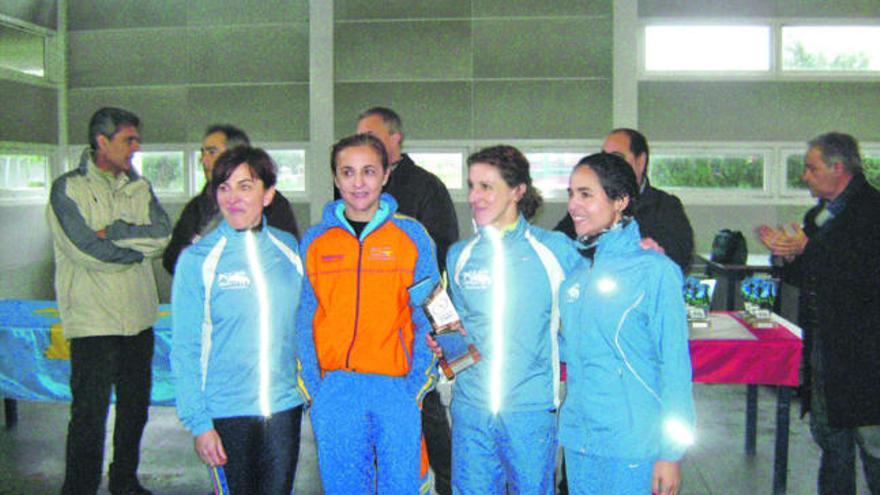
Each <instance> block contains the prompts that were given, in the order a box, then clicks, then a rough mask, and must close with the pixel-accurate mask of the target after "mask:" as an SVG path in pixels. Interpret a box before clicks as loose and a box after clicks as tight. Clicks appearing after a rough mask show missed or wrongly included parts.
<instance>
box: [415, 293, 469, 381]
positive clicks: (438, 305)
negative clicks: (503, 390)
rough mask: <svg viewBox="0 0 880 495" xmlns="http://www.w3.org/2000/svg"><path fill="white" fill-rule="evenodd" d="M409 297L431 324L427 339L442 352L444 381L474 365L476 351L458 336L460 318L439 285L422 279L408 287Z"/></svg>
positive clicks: (459, 334) (460, 326) (460, 329)
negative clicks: (434, 342)
mask: <svg viewBox="0 0 880 495" xmlns="http://www.w3.org/2000/svg"><path fill="white" fill-rule="evenodd" d="M409 293H410V298H411V299H412V300H413V302H415V303H416V304H418V305H420V306H421V307H422V308H423V309H424V310H425V315H426V316H427V317H428V320H429V321H430V322H431V327H432V331H431V337H433V338H434V340H435V341H436V342H437V344H438V345H439V346H440V348H441V349H443V357H441V358H440V370H441V371H443V374H444V375H445V376H446V378H447V379H450V380H451V379H453V378H454V377H455V376H456V375H457V374H459V373H461V372H462V371H464V370H466V369H468V368H470V367H471V366H473V365H475V364H477V362H478V361H479V360H480V351H478V350H477V347H476V346H475V345H473V344H471V343H469V342H468V341H467V340H466V338H465V336H464V335H463V334H462V333H461V331H462V330H463V328H464V327H462V325H461V318H460V317H459V316H458V312H457V311H456V310H455V306H454V305H453V304H452V300H451V299H449V295H448V294H447V293H446V291H445V290H444V289H443V285H442V283H438V284H436V285H434V286H433V287H432V286H431V280H430V279H424V280H422V281H420V282H418V283H416V284H415V285H413V286H412V287H410V288H409Z"/></svg>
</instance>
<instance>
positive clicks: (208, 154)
mask: <svg viewBox="0 0 880 495" xmlns="http://www.w3.org/2000/svg"><path fill="white" fill-rule="evenodd" d="M250 144H251V142H250V139H248V136H247V134H245V133H244V131H243V130H241V129H239V128H237V127H235V126H232V125H229V124H217V125H211V126H209V127H208V128H207V129H206V130H205V137H204V138H203V139H202V149H201V152H202V155H201V161H202V170H203V171H204V172H205V187H204V188H202V192H200V193H199V194H198V195H197V196H195V197H194V198H192V199H191V200H190V201H189V203H187V204H186V206H184V207H183V211H182V212H181V213H180V219H179V220H177V224H176V225H174V233H173V234H172V236H171V242H170V243H169V244H168V247H167V248H166V249H165V253H163V254H162V266H164V267H165V269H166V270H168V273H171V274H174V265H175V264H177V258H178V256H180V253H181V251H183V250H184V248H186V247H187V246H189V245H190V244H192V243H194V242H196V241H197V240H199V239H201V238H202V237H203V236H204V235H205V234H207V233H208V232H210V231H211V230H213V229H214V227H216V226H217V223H218V222H219V221H220V210H219V209H218V208H217V204H216V203H215V202H214V196H213V195H212V194H211V191H210V190H209V185H210V183H211V171H212V170H213V169H214V162H215V161H217V157H219V156H220V155H221V154H222V153H223V152H224V151H226V150H227V149H232V148H235V147H236V146H242V145H247V146H250ZM264 213H265V215H266V222H267V223H268V224H269V225H271V226H273V227H276V228H279V229H281V230H285V231H287V232H290V233H291V234H293V236H294V237H297V238H299V230H298V229H297V226H296V217H294V216H293V209H292V208H291V206H290V202H288V201H287V198H285V197H284V195H282V194H281V191H275V197H274V198H273V199H272V202H271V203H269V206H267V207H266V209H265V210H264Z"/></svg>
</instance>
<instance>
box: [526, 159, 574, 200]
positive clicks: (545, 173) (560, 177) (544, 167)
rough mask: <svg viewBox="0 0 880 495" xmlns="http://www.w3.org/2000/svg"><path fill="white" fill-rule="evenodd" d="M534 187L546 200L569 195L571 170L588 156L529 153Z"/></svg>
mask: <svg viewBox="0 0 880 495" xmlns="http://www.w3.org/2000/svg"><path fill="white" fill-rule="evenodd" d="M525 155H526V158H528V160H529V165H530V169H531V170H530V172H531V176H532V183H533V185H534V186H535V187H536V188H537V189H538V190H539V191H541V195H542V196H544V197H545V198H553V197H557V198H558V197H565V196H567V195H568V177H569V176H570V175H571V169H572V168H573V167H574V166H575V165H576V164H577V162H578V161H580V159H581V158H583V157H584V155H586V153H584V152H582V151H577V152H576V151H563V152H552V151H548V152H544V151H541V152H528V153H526V154H525Z"/></svg>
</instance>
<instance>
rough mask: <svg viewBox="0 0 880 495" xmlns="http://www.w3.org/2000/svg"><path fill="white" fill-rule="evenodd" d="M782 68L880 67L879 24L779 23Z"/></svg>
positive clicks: (863, 69)
mask: <svg viewBox="0 0 880 495" xmlns="http://www.w3.org/2000/svg"><path fill="white" fill-rule="evenodd" d="M782 52H783V53H782V69H783V70H785V71H802V72H811V71H812V72H869V71H874V72H877V71H880V26H782Z"/></svg>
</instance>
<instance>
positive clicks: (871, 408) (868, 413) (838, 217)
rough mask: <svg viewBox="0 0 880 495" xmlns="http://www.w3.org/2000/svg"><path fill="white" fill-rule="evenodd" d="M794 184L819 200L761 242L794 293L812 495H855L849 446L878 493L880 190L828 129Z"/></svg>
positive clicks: (767, 230) (850, 146) (846, 138)
mask: <svg viewBox="0 0 880 495" xmlns="http://www.w3.org/2000/svg"><path fill="white" fill-rule="evenodd" d="M801 179H802V180H803V181H804V182H805V183H806V184H807V186H808V187H809V189H810V193H811V194H812V195H813V196H814V197H816V198H817V199H818V200H819V203H818V204H817V205H816V206H814V207H813V208H811V209H810V210H809V211H808V212H807V214H806V215H805V216H804V221H803V227H801V226H800V225H797V224H793V225H792V226H791V229H790V231H789V230H786V229H783V228H772V227H768V226H766V225H762V226H760V227H759V228H758V234H759V236H760V238H761V241H762V242H763V243H764V245H766V246H767V247H768V248H769V249H770V251H771V252H772V253H773V255H774V256H775V257H777V258H778V259H779V261H780V262H781V263H782V264H783V266H782V274H783V279H784V280H785V281H787V282H789V283H791V284H793V285H796V286H798V287H799V288H800V296H799V307H798V321H799V324H800V326H801V327H802V328H803V329H804V349H803V358H802V365H803V366H802V370H803V372H802V375H801V379H802V390H803V392H804V394H803V407H804V411H805V412H806V411H809V412H810V431H811V433H812V435H813V439H814V440H815V441H816V443H817V444H818V445H819V447H820V448H821V449H822V457H821V461H820V465H819V480H818V487H819V493H820V494H823V495H824V494H832V493H833V494H842V495H846V494H853V495H854V494H855V493H856V481H855V452H856V450H857V449H858V451H859V453H860V454H861V458H862V464H863V466H864V471H865V478H866V479H867V484H868V487H869V489H870V491H871V493H872V494H874V495H878V494H880V366H878V365H877V363H878V362H880V256H878V253H880V192H878V191H877V189H875V188H874V187H872V186H871V185H870V184H869V183H868V181H867V180H866V178H865V175H864V172H863V170H862V159H861V155H860V153H859V145H858V142H856V140H855V139H854V138H853V137H852V136H850V135H847V134H842V133H837V132H830V133H827V134H823V135H821V136H819V137H817V138H815V139H813V140H812V141H810V142H809V144H808V150H807V154H806V156H805V159H804V173H803V175H802V176H801Z"/></svg>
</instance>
